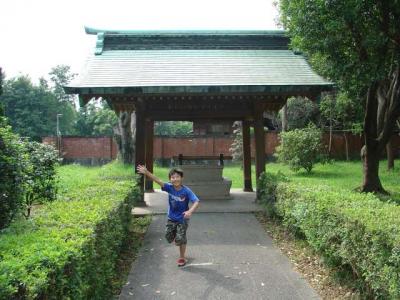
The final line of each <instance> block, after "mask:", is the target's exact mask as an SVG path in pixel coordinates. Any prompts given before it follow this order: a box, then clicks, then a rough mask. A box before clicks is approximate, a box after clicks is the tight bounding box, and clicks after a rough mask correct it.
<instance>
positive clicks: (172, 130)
mask: <svg viewBox="0 0 400 300" xmlns="http://www.w3.org/2000/svg"><path fill="white" fill-rule="evenodd" d="M192 132H193V123H192V122H187V121H160V122H155V124H154V133H155V134H156V135H175V136H185V135H190V134H192Z"/></svg>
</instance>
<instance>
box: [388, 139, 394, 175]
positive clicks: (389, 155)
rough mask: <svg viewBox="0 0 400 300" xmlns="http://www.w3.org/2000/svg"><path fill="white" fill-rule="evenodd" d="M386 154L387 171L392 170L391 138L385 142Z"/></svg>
mask: <svg viewBox="0 0 400 300" xmlns="http://www.w3.org/2000/svg"><path fill="white" fill-rule="evenodd" d="M386 154H387V169H388V171H392V170H393V169H394V151H393V145H392V139H391V138H390V139H389V141H388V143H387V144H386Z"/></svg>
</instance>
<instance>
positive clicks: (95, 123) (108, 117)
mask: <svg viewBox="0 0 400 300" xmlns="http://www.w3.org/2000/svg"><path fill="white" fill-rule="evenodd" d="M117 124H118V117H117V115H116V114H115V112H114V111H113V110H111V109H110V108H109V106H108V104H107V103H106V102H105V101H100V102H99V103H96V102H90V103H88V104H87V105H85V106H84V107H82V108H81V109H80V110H79V112H78V117H77V121H76V125H75V130H76V133H77V134H79V135H97V136H98V135H107V136H112V135H113V134H114V127H115V126H116V125H117Z"/></svg>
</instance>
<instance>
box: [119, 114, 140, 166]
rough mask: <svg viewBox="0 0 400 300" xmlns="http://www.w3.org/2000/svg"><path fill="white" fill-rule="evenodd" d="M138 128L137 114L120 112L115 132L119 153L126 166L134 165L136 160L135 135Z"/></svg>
mask: <svg viewBox="0 0 400 300" xmlns="http://www.w3.org/2000/svg"><path fill="white" fill-rule="evenodd" d="M135 128H136V117H135V114H133V113H130V112H126V111H125V112H120V113H119V118H118V127H117V128H116V129H115V130H114V132H115V139H116V142H117V145H118V153H119V156H120V159H121V161H122V162H123V163H124V164H129V165H130V164H133V163H134V160H135V141H134V133H135Z"/></svg>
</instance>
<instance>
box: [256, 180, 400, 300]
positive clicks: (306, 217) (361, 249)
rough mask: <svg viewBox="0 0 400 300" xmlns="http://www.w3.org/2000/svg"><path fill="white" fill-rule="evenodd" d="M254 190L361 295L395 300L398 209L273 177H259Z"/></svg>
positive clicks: (399, 274)
mask: <svg viewBox="0 0 400 300" xmlns="http://www.w3.org/2000/svg"><path fill="white" fill-rule="evenodd" d="M260 188H261V193H260V195H261V199H260V201H261V203H263V204H264V205H265V206H266V207H267V208H268V211H269V212H270V213H271V212H273V213H274V214H275V215H277V216H278V217H279V218H280V219H281V220H282V222H283V224H284V225H285V226H286V227H288V228H290V229H292V230H295V231H298V232H301V233H302V234H303V235H304V236H305V238H306V239H307V241H308V243H309V244H310V245H311V246H312V247H313V248H314V249H315V250H317V251H318V252H319V253H321V254H322V255H323V257H324V258H325V261H326V262H327V263H328V264H329V265H330V266H333V267H336V268H340V270H342V271H343V270H347V271H350V272H351V273H352V274H353V275H354V276H355V278H356V281H357V282H356V283H357V285H358V286H359V288H360V289H361V290H362V292H363V293H364V294H365V295H369V296H372V297H374V298H378V299H400V206H398V205H396V204H393V203H386V202H382V201H380V200H379V199H377V198H376V197H375V196H374V195H372V194H359V193H355V192H351V191H345V190H340V191H337V190H336V191H335V190H333V189H332V188H330V187H326V186H317V187H315V186H314V187H311V186H304V185H300V184H296V183H292V182H288V181H287V180H286V182H283V181H280V180H279V178H278V177H277V176H274V175H266V174H263V175H262V177H261V184H260ZM271 193H272V194H273V195H274V196H271Z"/></svg>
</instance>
